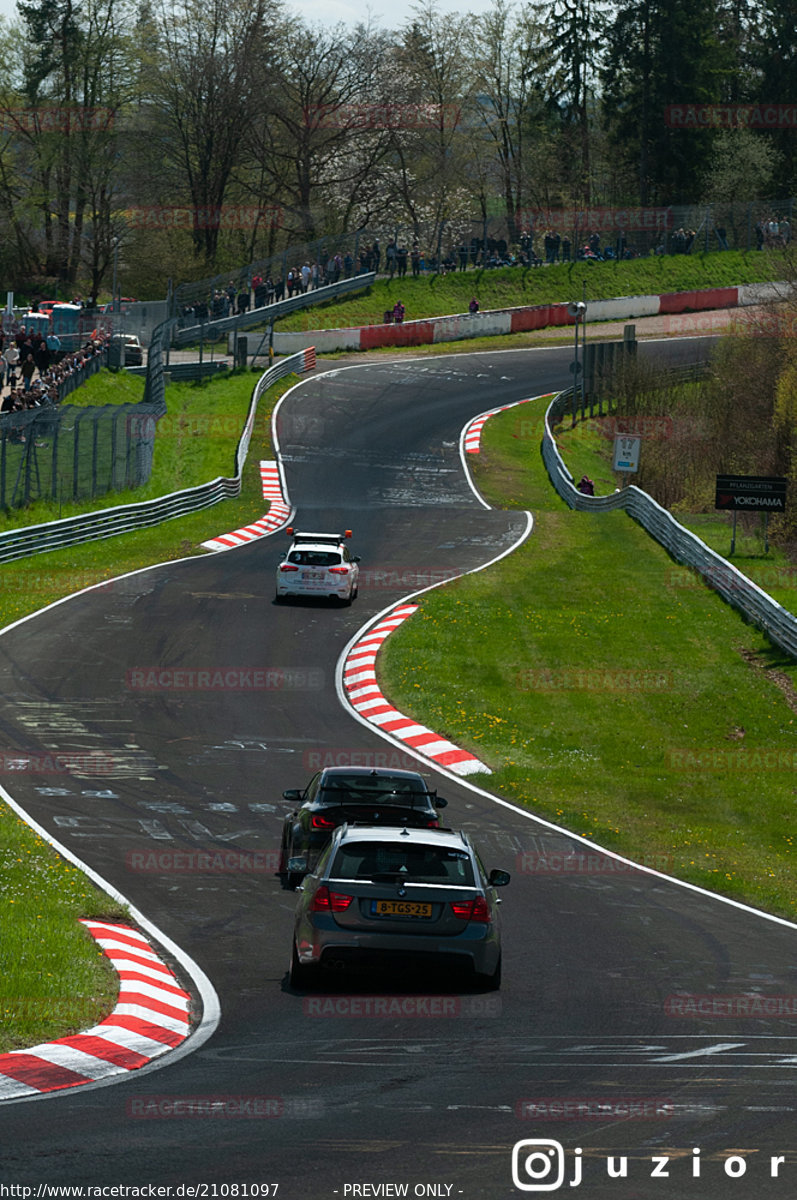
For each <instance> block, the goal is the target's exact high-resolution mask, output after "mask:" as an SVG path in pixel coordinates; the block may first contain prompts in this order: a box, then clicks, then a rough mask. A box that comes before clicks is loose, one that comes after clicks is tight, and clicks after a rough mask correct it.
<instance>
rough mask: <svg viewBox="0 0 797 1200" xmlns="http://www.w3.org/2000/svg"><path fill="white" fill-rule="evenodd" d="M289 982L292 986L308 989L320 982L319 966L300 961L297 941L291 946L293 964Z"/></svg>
mask: <svg viewBox="0 0 797 1200" xmlns="http://www.w3.org/2000/svg"><path fill="white" fill-rule="evenodd" d="M288 982H289V983H290V985H291V987H292V988H297V989H299V990H301V991H308V990H309V989H310V988H312V987H314V986H315V984H316V983H317V982H318V967H308V966H305V964H304V963H301V962H299V954H298V952H297V950H296V942H295V941H294V942H293V943H292V947H291V965H290V969H289V971H288Z"/></svg>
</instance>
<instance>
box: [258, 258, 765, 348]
mask: <svg viewBox="0 0 797 1200" xmlns="http://www.w3.org/2000/svg"><path fill="white" fill-rule="evenodd" d="M783 269H785V268H783V267H782V266H781V263H780V261H779V259H778V258H777V256H773V255H771V254H770V253H768V252H760V253H759V252H755V251H751V252H750V253H743V252H742V251H728V252H727V253H722V254H718V253H712V254H690V255H683V254H677V255H667V256H662V257H651V258H637V259H632V260H630V261H628V262H603V263H589V262H578V263H554V264H552V265H551V266H548V267H536V268H532V267H528V268H521V267H502V268H500V269H498V270H487V271H484V270H476V271H474V270H468V271H462V272H453V273H451V274H450V275H426V276H420V277H419V278H418V279H413V278H412V276H406V277H405V278H404V279H398V278H394V279H393V280H392V281H391V280H389V279H382V278H380V279H378V280H377V282H376V283H375V284H374V285H373V287H371V288H370V289H369V290H368V291H367V292H363V293H359V294H358V295H355V296H351V297H350V298H347V299H343V300H340V301H332V302H331V303H329V304H325V305H322V306H320V307H318V308H310V309H304V310H302V311H300V312H297V313H294V314H292V315H291V316H289V317H286V318H285V319H284V320H282V321H280V322H279V325H278V326H277V329H278V330H280V331H287V330H291V329H299V330H303V329H339V328H342V327H344V326H349V325H373V324H379V323H381V321H382V316H383V313H384V312H385V310H386V309H388V308H390V309H392V307H393V305H394V304H395V303H396V300H401V301H402V303H403V304H404V305H405V307H406V310H407V312H406V316H405V320H407V321H411V320H415V319H419V318H422V317H443V316H447V315H448V314H450V313H464V312H467V311H468V304H469V302H470V300H471V297H473V296H475V297H476V299H477V300H478V301H479V305H480V308H481V309H482V310H487V309H495V308H515V307H517V306H519V305H523V304H553V303H558V302H561V301H563V300H565V301H566V300H580V299H581V298H582V292H583V291H584V288H586V296H587V300H588V301H589V300H609V299H611V298H612V297H614V296H641V295H649V294H654V295H655V294H657V293H659V292H688V291H694V290H695V289H698V288H710V287H733V286H735V285H737V284H743V283H761V282H766V281H767V280H771V279H780V278H783V277H785V276H782V275H781V274H779V272H780V271H781V270H783Z"/></svg>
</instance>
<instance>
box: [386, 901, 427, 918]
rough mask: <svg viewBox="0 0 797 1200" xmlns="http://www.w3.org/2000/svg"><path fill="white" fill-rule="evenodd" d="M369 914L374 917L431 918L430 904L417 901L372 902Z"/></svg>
mask: <svg viewBox="0 0 797 1200" xmlns="http://www.w3.org/2000/svg"><path fill="white" fill-rule="evenodd" d="M371 912H372V913H373V915H374V916H376V917H431V915H432V906H431V904H422V903H421V902H420V901H418V900H374V901H372V903H371Z"/></svg>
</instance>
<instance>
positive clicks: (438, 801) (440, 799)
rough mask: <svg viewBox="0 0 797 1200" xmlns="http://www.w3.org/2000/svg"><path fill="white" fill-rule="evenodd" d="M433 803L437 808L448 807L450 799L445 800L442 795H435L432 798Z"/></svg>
mask: <svg viewBox="0 0 797 1200" xmlns="http://www.w3.org/2000/svg"><path fill="white" fill-rule="evenodd" d="M432 804H433V805H434V806H435V808H448V801H447V800H444V799H443V797H442V796H435V798H434V799H433V800H432Z"/></svg>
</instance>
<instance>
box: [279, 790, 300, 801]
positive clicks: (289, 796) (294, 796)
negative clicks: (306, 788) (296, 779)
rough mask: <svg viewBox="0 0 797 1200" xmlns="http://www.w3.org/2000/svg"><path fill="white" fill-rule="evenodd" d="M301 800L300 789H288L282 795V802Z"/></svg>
mask: <svg viewBox="0 0 797 1200" xmlns="http://www.w3.org/2000/svg"><path fill="white" fill-rule="evenodd" d="M301 798H302V789H301V788H288V790H287V792H283V793H282V799H283V800H301Z"/></svg>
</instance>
